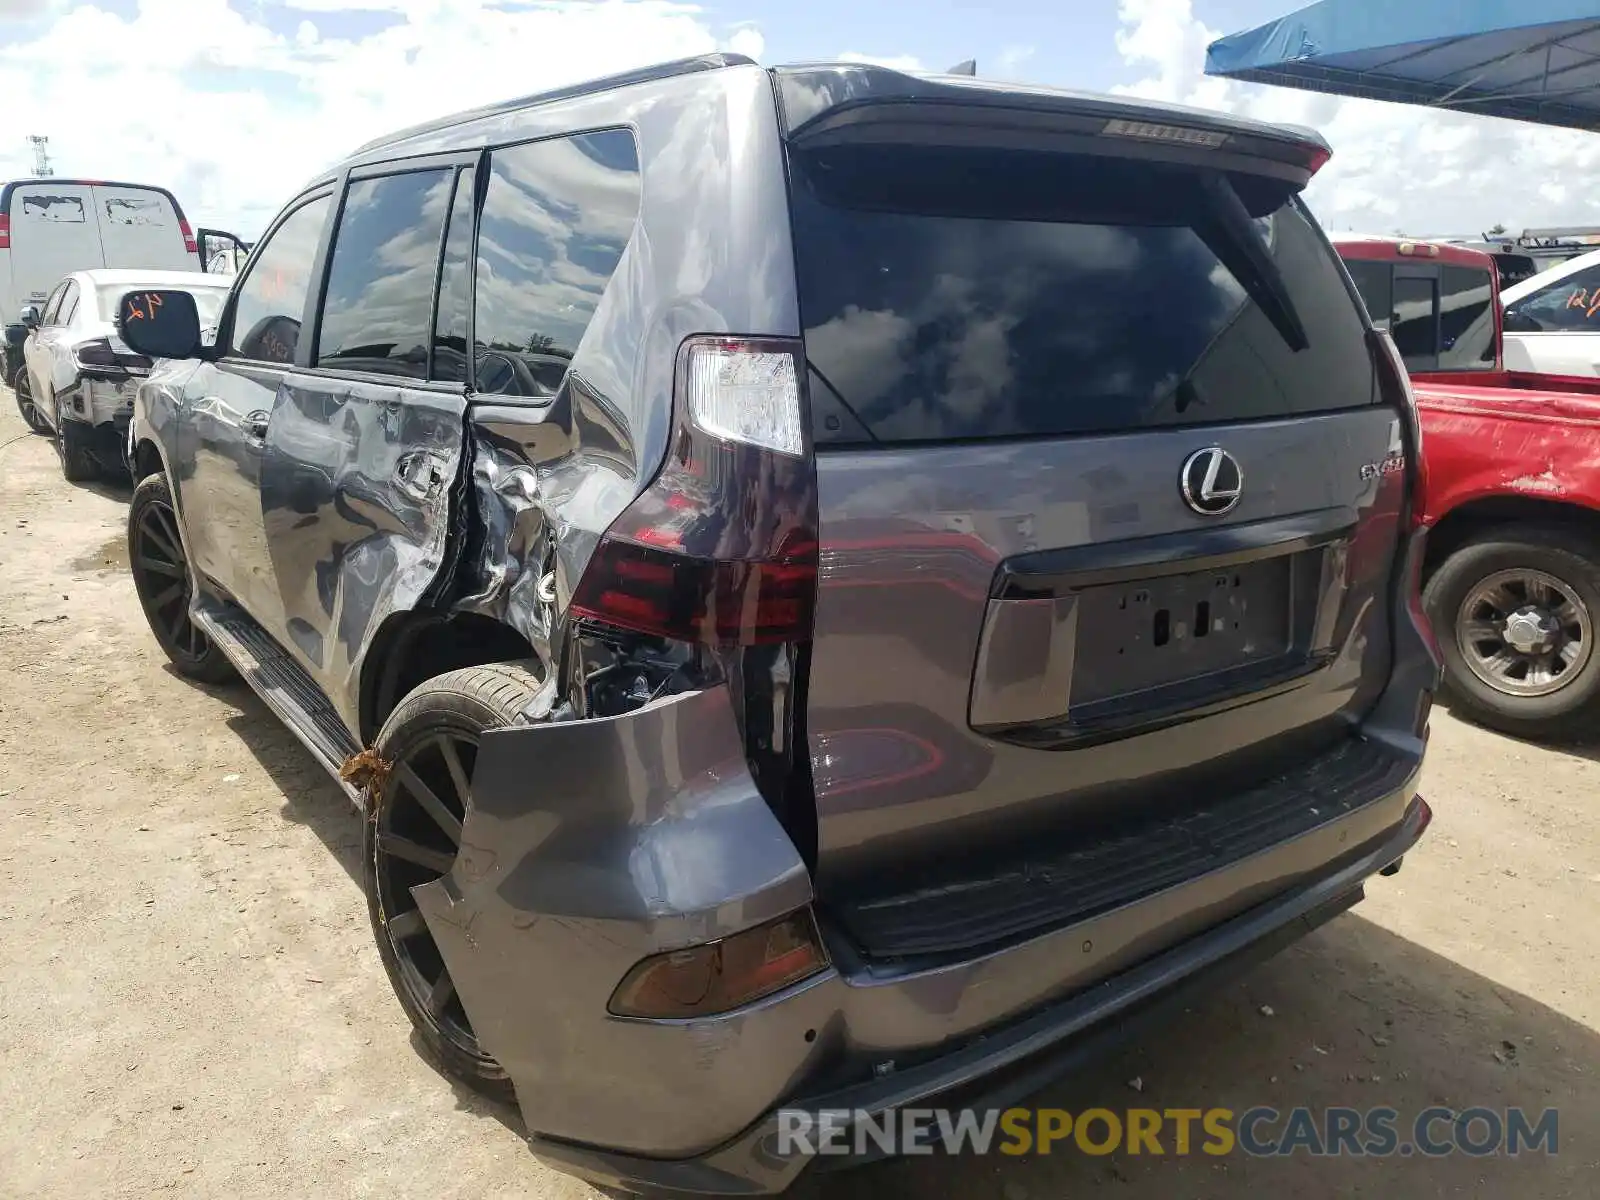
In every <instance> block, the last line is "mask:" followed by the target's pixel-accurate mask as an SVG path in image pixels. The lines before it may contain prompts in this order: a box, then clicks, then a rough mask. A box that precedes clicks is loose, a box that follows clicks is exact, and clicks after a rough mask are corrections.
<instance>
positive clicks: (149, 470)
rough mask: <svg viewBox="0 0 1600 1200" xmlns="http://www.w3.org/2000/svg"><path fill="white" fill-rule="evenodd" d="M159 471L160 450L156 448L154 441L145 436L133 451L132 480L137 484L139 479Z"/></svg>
mask: <svg viewBox="0 0 1600 1200" xmlns="http://www.w3.org/2000/svg"><path fill="white" fill-rule="evenodd" d="M160 471H161V451H159V450H157V449H156V444H155V443H154V442H152V441H151V440H150V439H149V438H146V439H145V440H144V441H142V442H140V443H139V445H138V446H137V447H135V449H134V452H133V482H134V483H135V484H138V483H139V482H140V480H144V479H148V478H150V476H152V475H155V474H158V473H160Z"/></svg>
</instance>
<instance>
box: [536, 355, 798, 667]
mask: <svg viewBox="0 0 1600 1200" xmlns="http://www.w3.org/2000/svg"><path fill="white" fill-rule="evenodd" d="M799 379H800V351H799V348H798V346H797V344H795V343H791V342H785V341H774V340H762V341H753V340H743V341H735V340H731V339H726V338H691V339H689V340H688V341H687V342H685V343H684V346H683V348H682V350H681V351H680V353H679V357H678V369H677V376H676V385H675V395H674V398H673V431H672V435H671V437H670V438H669V440H668V447H669V448H668V451H667V458H666V462H665V464H664V465H663V466H662V468H661V471H660V473H659V474H658V475H657V476H656V478H655V479H654V481H652V483H651V484H650V486H649V487H647V488H646V489H645V490H644V491H643V492H641V493H640V494H639V496H638V498H637V499H635V500H634V501H633V503H632V504H630V505H629V506H628V507H627V508H626V509H624V510H623V512H622V513H621V515H619V516H618V517H617V519H616V520H615V521H613V522H612V524H611V526H610V528H609V529H607V530H606V532H605V534H604V536H602V537H601V539H600V542H599V545H597V546H596V547H595V551H594V555H593V557H592V558H591V559H590V560H589V565H588V567H587V568H586V569H585V570H584V573H583V576H582V578H581V579H579V581H578V585H577V587H576V588H575V589H574V590H573V596H572V604H571V607H570V609H569V610H568V615H569V616H570V617H571V618H572V619H573V620H582V621H592V622H597V623H599V624H601V625H608V626H613V627H615V628H619V629H626V630H630V631H632V632H635V633H643V634H649V635H652V636H655V637H662V638H666V639H668V640H671V641H676V642H697V643H706V644H712V645H720V646H753V645H771V644H774V643H780V642H803V641H806V640H808V639H809V638H810V637H811V626H812V614H813V612H814V610H815V607H816V589H817V558H818V548H817V534H816V473H815V470H814V468H813V466H812V464H811V461H810V460H809V458H808V457H806V454H805V445H804V439H803V437H802V435H801V429H802V428H803V426H802V422H801V408H800V391H799Z"/></svg>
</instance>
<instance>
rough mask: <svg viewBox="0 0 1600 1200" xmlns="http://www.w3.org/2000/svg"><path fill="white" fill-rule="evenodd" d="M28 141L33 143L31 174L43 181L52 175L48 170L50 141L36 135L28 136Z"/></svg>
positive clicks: (52, 172)
mask: <svg viewBox="0 0 1600 1200" xmlns="http://www.w3.org/2000/svg"><path fill="white" fill-rule="evenodd" d="M28 140H29V141H30V142H32V143H33V173H34V175H36V176H37V177H38V178H40V179H45V178H47V177H49V176H51V175H53V174H55V172H54V171H52V170H51V169H50V139H49V138H47V137H42V136H41V135H39V134H37V133H31V134H29V135H28Z"/></svg>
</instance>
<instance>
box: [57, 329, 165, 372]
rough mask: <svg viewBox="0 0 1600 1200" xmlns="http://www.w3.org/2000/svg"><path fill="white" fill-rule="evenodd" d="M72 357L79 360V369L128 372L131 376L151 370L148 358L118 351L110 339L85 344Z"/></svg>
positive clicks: (75, 350) (100, 339) (74, 351)
mask: <svg viewBox="0 0 1600 1200" xmlns="http://www.w3.org/2000/svg"><path fill="white" fill-rule="evenodd" d="M72 357H73V358H75V359H76V360H77V362H78V366H79V367H88V368H90V369H91V370H96V369H97V370H104V371H126V372H128V373H129V374H143V373H144V372H147V371H149V370H150V360H149V359H148V358H146V357H145V356H144V355H142V354H133V353H131V352H128V351H121V350H117V349H116V348H115V347H113V346H112V345H111V342H110V339H108V338H99V339H97V340H95V341H92V342H85V343H84V344H83V345H81V346H79V347H77V348H76V349H74V350H73V352H72Z"/></svg>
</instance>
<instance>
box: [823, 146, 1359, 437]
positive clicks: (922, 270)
mask: <svg viewBox="0 0 1600 1200" xmlns="http://www.w3.org/2000/svg"><path fill="white" fill-rule="evenodd" d="M793 166H794V169H793V173H792V174H793V178H794V180H795V184H794V193H795V194H794V197H793V212H794V223H795V241H796V247H795V249H796V260H797V267H798V274H799V285H800V304H801V317H802V321H803V323H804V326H805V337H806V353H807V357H808V358H809V360H810V363H811V366H812V368H813V382H812V387H813V389H814V390H815V389H816V388H818V387H824V388H831V389H832V390H833V391H834V392H835V393H836V394H837V396H838V398H839V399H841V400H842V401H843V402H844V404H845V405H847V406H848V407H849V408H850V409H851V410H853V412H854V414H855V415H856V416H857V417H859V418H860V420H861V421H862V423H863V424H864V425H865V427H866V428H867V429H868V430H870V432H871V435H872V436H873V437H874V438H876V439H877V440H879V441H895V442H899V441H923V440H932V441H939V440H952V439H981V438H1001V437H1029V436H1048V435H1063V434H1074V433H1090V432H1105V431H1113V430H1129V429H1140V428H1148V427H1155V426H1170V425H1187V424H1200V423H1206V422H1214V421H1237V420H1246V419H1251V418H1260V417H1276V416H1284V415H1289V414H1295V413H1310V412H1322V411H1329V410H1334V409H1340V408H1347V407H1352V406H1358V405H1365V404H1368V403H1371V402H1372V400H1373V388H1372V367H1371V364H1370V359H1369V357H1368V355H1367V352H1366V350H1365V346H1364V342H1363V336H1364V326H1363V322H1362V317H1361V313H1360V309H1359V307H1358V305H1357V302H1356V300H1355V299H1354V297H1352V296H1351V294H1350V292H1349V290H1348V289H1347V288H1346V287H1345V284H1344V280H1343V278H1342V276H1341V273H1340V271H1339V269H1338V267H1337V265H1336V262H1335V260H1334V258H1333V255H1332V253H1331V251H1330V250H1329V249H1328V248H1327V246H1326V243H1325V242H1324V241H1323V240H1322V238H1321V236H1320V234H1319V232H1318V231H1317V229H1316V228H1315V226H1314V225H1313V224H1312V223H1311V221H1310V219H1309V218H1308V216H1307V215H1306V214H1305V212H1304V210H1303V209H1302V208H1301V206H1300V205H1299V204H1298V202H1297V201H1296V200H1295V199H1294V198H1293V196H1292V194H1291V192H1290V190H1289V189H1288V187H1287V186H1286V185H1282V184H1277V183H1274V182H1271V181H1266V180H1262V179H1257V178H1254V177H1238V178H1235V179H1234V180H1233V181H1232V183H1233V187H1234V190H1235V191H1236V193H1237V194H1238V196H1239V198H1240V199H1241V200H1242V201H1243V203H1244V206H1245V208H1246V209H1247V210H1248V212H1249V215H1250V216H1251V217H1252V218H1253V219H1254V220H1253V226H1254V229H1255V230H1256V231H1257V232H1258V234H1259V235H1260V236H1261V237H1263V238H1264V239H1265V240H1266V242H1267V244H1268V245H1267V251H1266V252H1267V254H1268V256H1269V257H1270V258H1271V260H1272V262H1273V263H1274V264H1275V265H1276V270H1277V274H1278V275H1279V277H1280V278H1281V280H1282V283H1283V285H1284V288H1285V290H1286V291H1287V294H1288V297H1289V299H1290V301H1291V303H1292V306H1293V308H1294V310H1295V311H1296V312H1297V313H1298V316H1299V319H1300V322H1301V324H1302V326H1303V327H1304V329H1305V331H1306V335H1307V340H1308V342H1309V345H1308V346H1307V347H1306V348H1305V349H1302V350H1298V351H1295V350H1292V349H1291V348H1290V346H1289V343H1288V341H1287V340H1286V338H1285V337H1284V335H1283V333H1282V332H1281V331H1280V329H1279V328H1278V327H1277V326H1275V325H1274V324H1273V322H1272V321H1271V320H1269V319H1268V313H1267V312H1266V311H1264V310H1263V309H1262V308H1261V307H1260V305H1259V304H1258V303H1257V302H1256V300H1254V299H1252V295H1251V293H1250V292H1249V291H1247V289H1246V287H1245V286H1244V285H1242V284H1241V283H1240V281H1239V280H1238V279H1237V278H1236V277H1235V276H1234V274H1233V273H1232V272H1230V271H1229V269H1228V268H1227V267H1226V266H1224V265H1223V262H1222V260H1221V259H1219V258H1218V256H1217V254H1216V253H1215V252H1214V251H1213V250H1212V248H1211V245H1212V244H1214V242H1215V234H1212V235H1211V238H1212V242H1211V243H1208V240H1207V238H1206V237H1203V236H1202V235H1201V233H1200V232H1197V229H1199V228H1214V222H1212V221H1211V220H1210V218H1209V213H1210V210H1209V209H1208V207H1207V205H1206V202H1205V201H1204V200H1203V198H1202V193H1201V189H1200V180H1199V177H1198V175H1197V174H1196V173H1195V172H1193V171H1190V170H1184V169H1181V168H1168V167H1163V166H1160V165H1156V164H1149V163H1137V162H1133V161H1129V160H1120V159H1112V158H1090V157H1086V156H1074V155H1062V154H1052V155H1045V154H1023V153H1018V152H1013V151H961V152H959V153H950V152H945V151H938V150H928V149H923V148H906V149H899V148H896V149H891V150H886V149H884V148H883V147H873V148H871V149H870V150H866V151H863V150H862V149H860V148H856V147H851V148H844V149H838V148H835V149H830V150H827V151H823V152H818V153H809V154H803V155H801V154H797V155H796V156H795V162H794V164H793ZM819 376H820V380H819V378H818V377H819ZM831 403H832V401H831V399H829V400H825V401H824V402H821V403H817V402H814V404H813V409H814V411H816V412H818V413H819V414H820V413H822V412H824V411H827V410H828V407H829V405H830V404H831ZM833 426H839V428H838V429H835V428H833ZM849 428H850V426H849V423H848V422H844V421H841V420H839V419H838V418H837V417H832V416H830V417H827V418H822V419H821V421H820V422H819V427H818V429H817V440H818V441H819V442H827V441H833V442H839V441H841V440H852V439H851V437H850V434H849ZM855 440H860V439H859V437H857V438H856V439H855Z"/></svg>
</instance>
